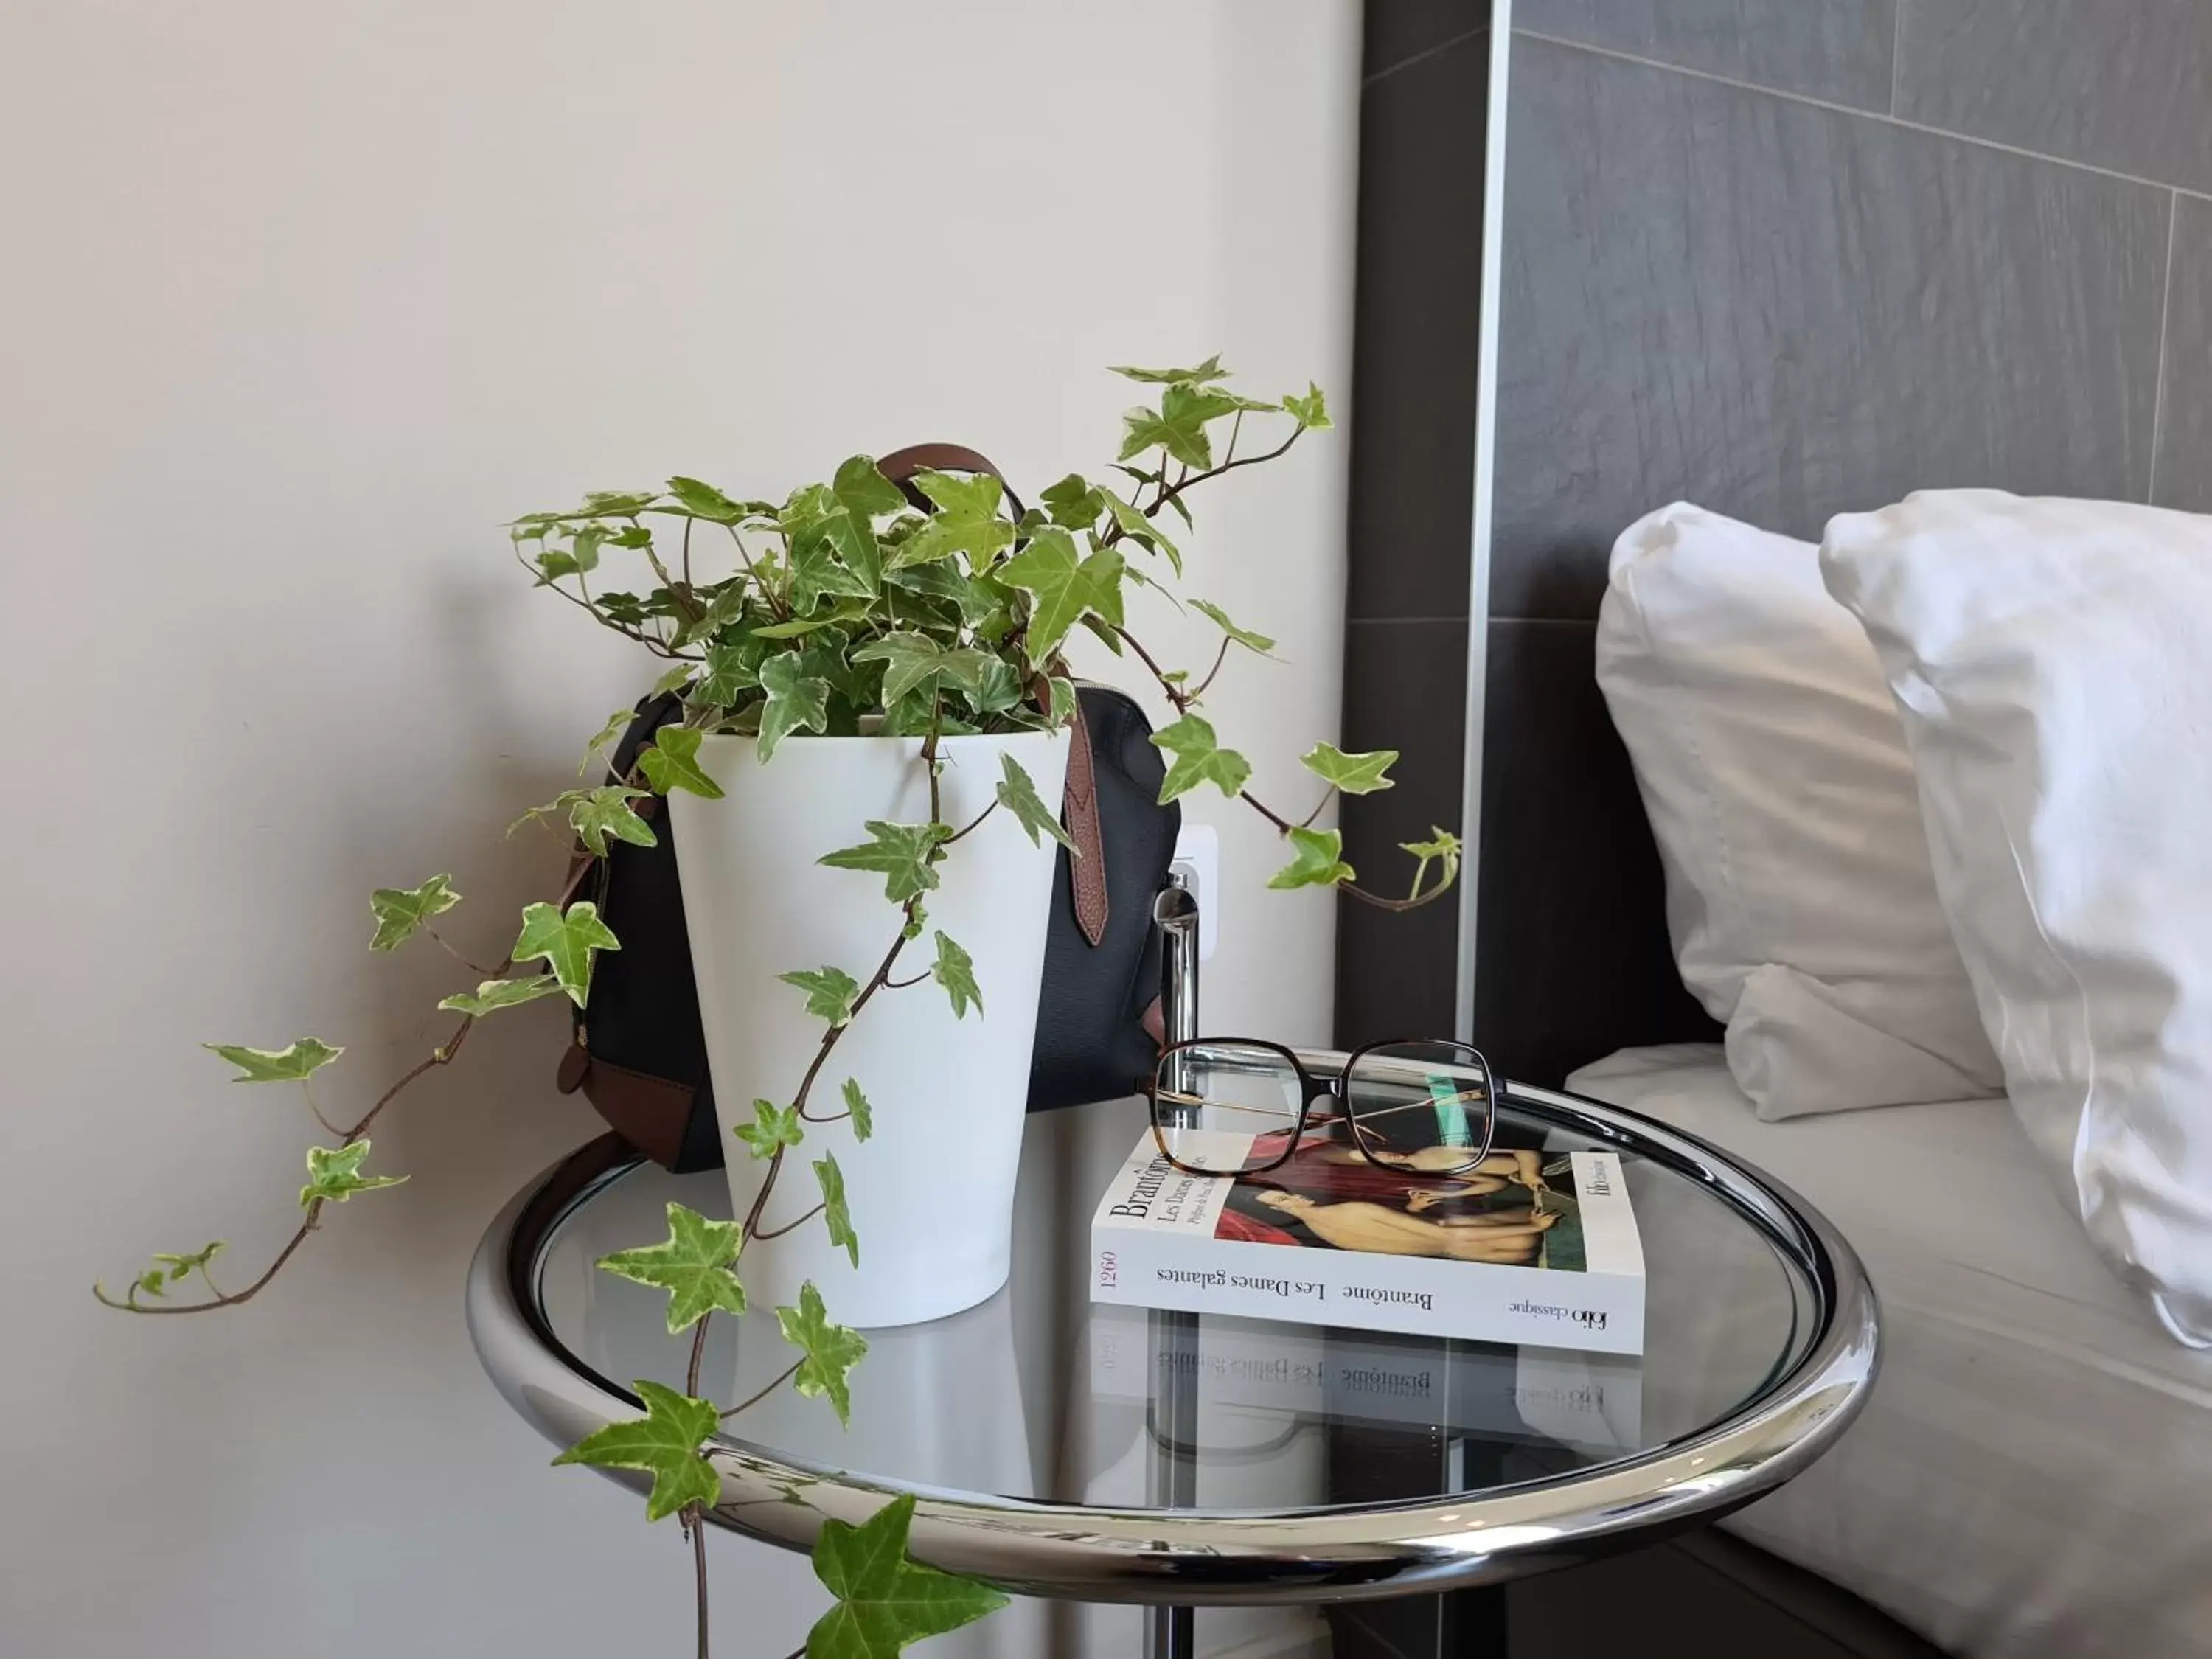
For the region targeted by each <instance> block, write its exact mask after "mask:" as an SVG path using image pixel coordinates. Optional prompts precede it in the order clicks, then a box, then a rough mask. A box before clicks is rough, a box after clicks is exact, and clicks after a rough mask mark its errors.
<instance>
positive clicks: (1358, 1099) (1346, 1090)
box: [1143, 1037, 1498, 1176]
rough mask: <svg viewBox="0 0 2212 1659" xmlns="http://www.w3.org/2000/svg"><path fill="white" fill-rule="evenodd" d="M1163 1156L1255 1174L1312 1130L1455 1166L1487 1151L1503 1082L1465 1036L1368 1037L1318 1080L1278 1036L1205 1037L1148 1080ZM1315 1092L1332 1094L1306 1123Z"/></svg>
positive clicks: (1167, 1052) (1438, 1169)
mask: <svg viewBox="0 0 2212 1659" xmlns="http://www.w3.org/2000/svg"><path fill="white" fill-rule="evenodd" d="M1143 1092H1144V1093H1145V1094H1146V1096H1147V1097H1149V1098H1150V1099H1151V1102H1152V1139H1153V1140H1154V1141H1156V1142H1157V1143H1158V1146H1159V1149H1160V1155H1161V1156H1162V1157H1164V1158H1166V1159H1167V1160H1168V1162H1169V1163H1170V1164H1173V1165H1174V1166H1175V1167H1176V1169H1178V1170H1187V1171H1188V1172H1189V1173H1190V1174H1193V1175H1212V1176H1249V1175H1258V1174H1260V1173H1261V1172H1262V1171H1264V1170H1272V1169H1273V1168H1275V1167H1276V1166H1277V1165H1278V1164H1282V1163H1284V1162H1285V1161H1286V1160H1287V1159H1288V1158H1290V1156H1291V1153H1292V1152H1296V1151H1297V1149H1298V1147H1299V1146H1300V1145H1301V1143H1304V1144H1305V1145H1306V1146H1309V1147H1311V1146H1313V1145H1314V1144H1315V1143H1314V1142H1313V1141H1311V1140H1310V1139H1308V1134H1309V1130H1310V1129H1312V1130H1315V1131H1317V1132H1318V1133H1319V1134H1320V1135H1321V1137H1322V1141H1323V1143H1324V1145H1326V1144H1327V1143H1330V1142H1333V1143H1334V1144H1335V1145H1337V1146H1342V1147H1344V1148H1346V1149H1347V1151H1348V1152H1357V1154H1358V1156H1360V1157H1363V1158H1365V1159H1366V1160H1367V1162H1369V1163H1370V1164H1374V1165H1375V1166H1376V1168H1378V1169H1383V1170H1392V1171H1394V1172H1395V1173H1398V1174H1401V1175H1416V1176H1449V1175H1457V1174H1460V1173H1461V1172H1462V1171H1464V1170H1471V1169H1473V1168H1474V1166H1475V1165H1476V1164H1480V1163H1481V1162H1482V1161H1483V1159H1484V1158H1486V1157H1488V1156H1489V1154H1490V1145H1491V1140H1492V1137H1493V1136H1494V1135H1495V1133H1497V1128H1498V1090H1497V1085H1496V1083H1495V1082H1494V1081H1493V1080H1492V1076H1491V1071H1490V1062H1489V1061H1488V1060H1485V1059H1484V1058H1483V1057H1482V1054H1481V1053H1480V1051H1479V1050H1477V1049H1475V1048H1471V1047H1469V1046H1468V1044H1466V1043H1464V1042H1444V1041H1443V1040H1441V1039H1436V1038H1413V1039H1409V1040H1407V1041H1404V1042H1370V1043H1369V1044H1368V1045H1367V1046H1366V1047H1365V1048H1357V1049H1354V1050H1353V1051H1352V1054H1350V1055H1349V1056H1347V1057H1346V1060H1345V1062H1344V1068H1343V1070H1342V1071H1341V1072H1340V1073H1338V1074H1337V1075H1336V1076H1335V1077H1334V1078H1329V1079H1320V1078H1316V1077H1315V1076H1314V1075H1313V1073H1310V1072H1309V1071H1307V1070H1306V1068H1305V1067H1304V1066H1302V1065H1300V1064H1299V1063H1298V1059H1297V1055H1295V1054H1292V1053H1291V1051H1290V1050H1289V1049H1288V1048H1284V1047H1283V1046H1282V1045H1281V1044H1280V1043H1278V1042H1261V1041H1259V1040H1257V1039H1255V1038H1249V1037H1200V1038H1197V1039H1195V1040H1194V1041H1192V1042H1178V1043H1174V1044H1172V1045H1170V1047H1169V1048H1165V1049H1164V1050H1162V1051H1161V1054H1160V1058H1159V1063H1158V1066H1155V1067H1154V1068H1153V1071H1152V1080H1151V1083H1150V1085H1149V1086H1146V1087H1145V1088H1144V1089H1143ZM1317 1100H1333V1101H1334V1102H1335V1103H1336V1109H1335V1110H1334V1112H1329V1111H1326V1110H1325V1111H1324V1112H1323V1113H1322V1115H1321V1117H1320V1119H1319V1120H1318V1121H1314V1122H1310V1119H1312V1116H1313V1105H1314V1103H1315V1102H1316V1101H1317Z"/></svg>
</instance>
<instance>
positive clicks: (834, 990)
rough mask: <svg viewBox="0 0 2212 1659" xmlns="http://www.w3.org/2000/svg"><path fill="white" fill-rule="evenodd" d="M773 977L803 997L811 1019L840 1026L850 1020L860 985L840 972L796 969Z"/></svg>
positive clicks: (836, 970) (842, 971)
mask: <svg viewBox="0 0 2212 1659" xmlns="http://www.w3.org/2000/svg"><path fill="white" fill-rule="evenodd" d="M776 977H777V978H778V979H780V980H781V981H783V982H784V983H785V984H786V985H796V986H797V987H799V989H800V990H802V991H804V992H805V993H806V1012H808V1013H810V1014H811V1015H813V1016H814V1018H817V1019H819V1020H825V1021H827V1022H828V1023H829V1024H832V1025H842V1024H845V1022H846V1021H847V1020H849V1019H850V1018H853V1000H854V998H856V997H858V996H859V995H860V981H858V980H856V979H854V977H853V976H852V975H850V974H848V973H847V972H846V971H845V970H844V969H842V968H798V969H793V970H792V971H791V972H790V973H787V974H778V975H776Z"/></svg>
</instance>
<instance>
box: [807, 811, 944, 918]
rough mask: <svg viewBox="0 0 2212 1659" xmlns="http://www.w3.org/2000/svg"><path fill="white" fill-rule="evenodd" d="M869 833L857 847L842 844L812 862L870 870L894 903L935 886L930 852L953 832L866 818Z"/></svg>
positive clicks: (928, 825)
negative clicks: (879, 876) (878, 873)
mask: <svg viewBox="0 0 2212 1659" xmlns="http://www.w3.org/2000/svg"><path fill="white" fill-rule="evenodd" d="M867 829H868V834H869V836H871V837H872V839H871V840H868V841H866V842H861V843H860V845H859V846H858V847H841V848H838V849H837V850H836V852H834V853H824V854H823V855H822V856H821V857H820V858H819V859H817V860H815V862H816V863H817V864H826V865H828V866H829V867H830V868H832V869H833V870H873V871H877V872H880V873H881V874H882V876H883V878H884V897H885V898H887V899H889V900H890V902H892V903H893V904H904V903H905V902H907V901H908V899H910V898H912V897H913V896H915V894H917V893H926V892H927V891H928V890H930V889H932V888H933V887H935V886H936V885H937V872H936V871H935V870H934V869H933V868H931V864H932V862H933V860H932V854H934V853H935V852H936V851H937V849H938V848H939V845H940V844H942V843H943V842H944V841H945V837H947V836H950V835H951V833H952V831H951V829H950V828H949V827H948V826H947V825H945V824H942V823H884V821H883V820H882V819H881V818H870V819H869V820H868V821H867Z"/></svg>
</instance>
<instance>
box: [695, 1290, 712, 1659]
mask: <svg viewBox="0 0 2212 1659" xmlns="http://www.w3.org/2000/svg"><path fill="white" fill-rule="evenodd" d="M701 1323H702V1324H704V1323H705V1321H703V1320H702V1321H701ZM691 1578H692V1582H693V1583H695V1584H696V1586H697V1587H698V1591H699V1659H708V1646H707V1522H706V1520H705V1517H704V1516H702V1515H701V1514H700V1512H699V1506H698V1505H697V1504H693V1505H692V1506H691Z"/></svg>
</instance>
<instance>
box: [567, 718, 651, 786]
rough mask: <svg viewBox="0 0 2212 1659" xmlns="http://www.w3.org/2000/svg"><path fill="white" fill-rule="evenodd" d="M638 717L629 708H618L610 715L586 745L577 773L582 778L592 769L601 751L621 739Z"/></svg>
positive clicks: (577, 765)
mask: <svg viewBox="0 0 2212 1659" xmlns="http://www.w3.org/2000/svg"><path fill="white" fill-rule="evenodd" d="M636 718H637V716H636V715H635V714H633V713H632V712H631V711H630V710H629V709H627V708H617V709H616V710H615V712H614V713H613V714H610V715H608V716H607V723H606V724H605V726H601V727H600V728H599V731H598V732H597V733H596V734H594V736H593V737H592V740H591V742H589V743H588V744H585V745H584V758H583V759H582V760H580V761H579V762H577V763H576V775H577V776H578V777H582V776H583V775H584V774H585V773H586V772H588V771H590V770H591V769H592V762H593V761H594V760H596V759H597V758H598V757H599V753H600V751H601V750H605V748H606V746H607V745H608V744H611V743H615V742H617V741H619V740H620V739H621V737H622V734H623V732H627V731H629V723H630V722H631V721H632V720H635V719H636Z"/></svg>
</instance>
